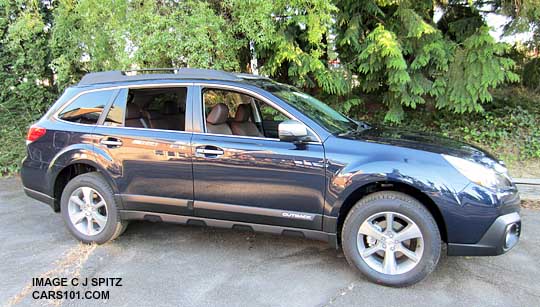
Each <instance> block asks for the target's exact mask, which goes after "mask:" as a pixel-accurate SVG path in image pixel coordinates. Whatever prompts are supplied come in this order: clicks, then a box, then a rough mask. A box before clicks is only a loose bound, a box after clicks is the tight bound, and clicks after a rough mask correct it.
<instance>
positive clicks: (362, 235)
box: [357, 211, 424, 275]
mask: <svg viewBox="0 0 540 307" xmlns="http://www.w3.org/2000/svg"><path fill="white" fill-rule="evenodd" d="M357 247H358V252H359V253H360V256H361V257H362V259H363V260H364V261H365V262H366V263H367V265H369V267H371V268H372V269H374V270H376V271H377V272H379V273H382V274H388V275H398V274H403V273H406V272H409V271H410V270H412V269H413V268H414V267H416V265H417V264H418V263H419V261H420V259H422V254H423V252H424V238H423V236H422V232H421V231H420V228H419V227H418V225H416V223H414V222H413V221H412V220H411V219H410V218H408V217H407V216H405V215H403V214H401V213H397V212H390V211H387V212H380V213H376V214H374V215H372V216H370V217H369V218H367V219H366V220H365V221H364V222H363V223H362V224H361V225H360V228H359V230H358V235H357Z"/></svg>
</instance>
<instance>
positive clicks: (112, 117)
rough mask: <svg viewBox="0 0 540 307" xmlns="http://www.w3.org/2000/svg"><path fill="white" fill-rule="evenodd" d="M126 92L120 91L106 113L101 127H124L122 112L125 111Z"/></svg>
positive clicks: (125, 90)
mask: <svg viewBox="0 0 540 307" xmlns="http://www.w3.org/2000/svg"><path fill="white" fill-rule="evenodd" d="M127 95H128V90H127V89H122V90H121V91H120V92H119V93H118V95H117V96H116V98H115V99H114V102H113V104H112V106H111V108H110V109H109V112H108V113H107V117H105V121H104V122H103V125H105V126H114V127H122V126H124V112H125V110H126V101H127Z"/></svg>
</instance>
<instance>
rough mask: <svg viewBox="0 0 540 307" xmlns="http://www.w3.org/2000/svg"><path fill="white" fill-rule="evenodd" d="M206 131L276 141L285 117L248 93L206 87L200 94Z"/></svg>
mask: <svg viewBox="0 0 540 307" xmlns="http://www.w3.org/2000/svg"><path fill="white" fill-rule="evenodd" d="M202 96H203V103H204V116H205V118H206V132H207V133H212V134H224V135H238V136H250V137H263V138H264V137H266V138H273V139H277V138H279V136H278V126H279V123H281V122H282V121H285V120H287V119H289V118H288V117H287V116H286V115H284V114H283V113H281V112H280V111H278V110H277V109H275V108H274V107H272V106H270V105H269V104H266V103H264V102H262V101H260V100H258V99H257V98H254V97H252V96H249V95H247V94H243V93H239V92H235V91H230V90H223V89H214V88H207V89H204V91H203V95H202Z"/></svg>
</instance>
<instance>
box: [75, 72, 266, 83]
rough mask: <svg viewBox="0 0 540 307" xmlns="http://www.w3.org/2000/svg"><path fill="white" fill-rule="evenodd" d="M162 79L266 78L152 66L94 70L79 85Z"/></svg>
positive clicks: (227, 79) (232, 79)
mask: <svg viewBox="0 0 540 307" xmlns="http://www.w3.org/2000/svg"><path fill="white" fill-rule="evenodd" d="M162 79H178V80H185V79H203V80H222V81H242V80H246V79H266V78H265V77H261V76H256V75H251V74H245V73H230V72H225V71H221V70H213V69H199V68H152V69H136V70H124V71H122V70H112V71H102V72H92V73H88V74H86V75H85V76H84V77H83V78H82V79H81V81H80V82H79V85H92V84H98V83H112V82H125V81H141V80H162Z"/></svg>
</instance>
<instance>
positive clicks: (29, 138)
mask: <svg viewBox="0 0 540 307" xmlns="http://www.w3.org/2000/svg"><path fill="white" fill-rule="evenodd" d="M46 132H47V129H45V128H41V127H38V126H36V125H34V126H32V127H30V129H28V134H27V135H26V145H28V144H30V143H32V142H34V141H36V140H38V139H39V138H40V137H42V136H44V135H45V133H46Z"/></svg>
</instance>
